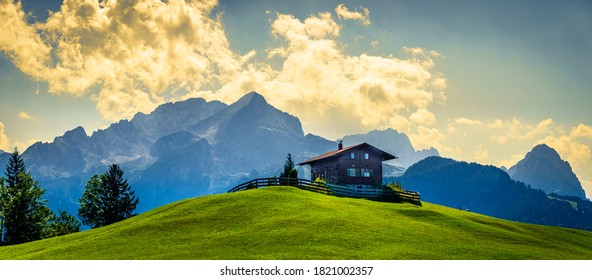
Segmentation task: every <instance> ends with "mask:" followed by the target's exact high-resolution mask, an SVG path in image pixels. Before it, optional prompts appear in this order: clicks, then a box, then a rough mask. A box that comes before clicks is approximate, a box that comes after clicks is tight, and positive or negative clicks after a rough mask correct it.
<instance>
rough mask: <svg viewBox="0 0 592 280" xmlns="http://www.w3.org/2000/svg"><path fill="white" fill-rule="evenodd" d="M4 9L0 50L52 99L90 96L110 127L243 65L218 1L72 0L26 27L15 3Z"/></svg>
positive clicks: (0, 7) (1, 10)
mask: <svg viewBox="0 0 592 280" xmlns="http://www.w3.org/2000/svg"><path fill="white" fill-rule="evenodd" d="M7 2H8V3H6V2H4V3H2V4H0V15H2V18H3V20H2V21H1V22H0V29H2V30H3V32H2V34H0V50H2V51H3V52H5V53H7V54H8V56H9V57H10V58H11V60H12V61H13V62H14V63H15V65H16V66H17V67H18V68H19V69H20V70H21V71H23V72H24V73H26V74H28V75H29V76H32V77H33V78H35V79H38V80H42V81H45V82H47V83H48V86H49V92H50V93H53V94H64V93H66V94H72V95H76V96H81V95H86V94H91V95H92V98H93V100H94V101H95V102H96V103H97V110H98V111H99V113H101V115H102V116H103V117H104V118H105V119H108V120H118V119H120V118H122V117H130V116H132V115H133V114H134V113H135V112H137V111H144V112H146V111H150V110H152V109H153V108H154V107H155V106H156V105H158V104H160V103H163V102H165V101H168V100H170V99H174V98H175V97H176V96H177V95H178V94H186V92H187V91H194V90H200V89H201V88H202V87H204V86H216V85H217V84H218V83H222V82H224V81H221V80H220V77H221V76H225V75H226V73H228V72H233V71H237V70H239V69H240V67H241V63H244V60H242V57H241V56H239V55H237V54H235V53H234V52H232V51H231V50H230V48H229V43H228V40H227V38H226V35H225V32H224V29H223V26H222V23H221V19H220V17H218V16H211V15H210V14H211V13H212V9H213V8H214V7H215V6H216V5H217V1H215V0H210V1H194V2H185V1H181V0H171V1H152V0H139V1H130V0H124V1H107V2H101V3H100V4H99V2H98V1H90V0H70V1H67V2H66V3H65V4H63V5H62V7H61V9H60V11H57V12H55V13H52V14H51V15H50V17H49V18H48V20H47V21H46V22H39V23H36V24H27V23H26V18H25V14H24V12H23V10H22V7H21V5H20V3H19V2H17V3H13V2H12V1H7ZM4 19H6V20H4ZM39 34H43V37H41V36H40V35H39ZM95 88H98V91H96V92H93V89H95Z"/></svg>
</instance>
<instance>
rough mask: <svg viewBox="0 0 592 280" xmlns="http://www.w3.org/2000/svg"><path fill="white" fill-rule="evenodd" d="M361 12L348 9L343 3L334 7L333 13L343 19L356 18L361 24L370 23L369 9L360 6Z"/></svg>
mask: <svg viewBox="0 0 592 280" xmlns="http://www.w3.org/2000/svg"><path fill="white" fill-rule="evenodd" d="M361 9H362V12H358V11H357V10H354V11H350V10H349V9H348V8H347V7H346V6H345V5H343V4H339V5H338V6H337V7H336V8H335V13H336V14H337V16H338V17H339V18H340V19H343V20H357V21H359V22H360V23H361V24H363V25H366V26H368V25H370V24H371V22H370V11H369V10H368V9H367V8H364V7H361Z"/></svg>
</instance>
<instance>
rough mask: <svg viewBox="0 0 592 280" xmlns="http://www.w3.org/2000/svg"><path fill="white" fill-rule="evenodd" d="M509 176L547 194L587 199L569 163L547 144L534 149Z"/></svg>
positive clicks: (513, 167) (511, 170)
mask: <svg viewBox="0 0 592 280" xmlns="http://www.w3.org/2000/svg"><path fill="white" fill-rule="evenodd" d="M508 174H510V176H511V177H512V179H514V180H516V181H521V182H523V183H526V184H528V185H530V186H531V187H533V188H536V189H541V190H543V191H544V192H546V193H556V194H560V195H567V196H576V197H580V198H583V199H586V194H585V192H584V189H583V188H582V185H581V184H580V181H579V180H578V178H577V177H576V175H575V174H574V172H573V170H572V168H571V165H570V164H569V162H567V161H564V160H562V159H561V156H560V155H559V153H557V151H556V150H554V149H553V148H551V147H549V146H547V145H545V144H540V145H537V146H536V147H534V148H533V149H532V150H531V151H530V152H528V153H527V154H526V156H525V157H524V159H523V160H521V161H519V162H518V163H516V165H514V166H512V167H511V168H510V169H509V170H508Z"/></svg>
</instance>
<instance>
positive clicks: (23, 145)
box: [13, 139, 39, 152]
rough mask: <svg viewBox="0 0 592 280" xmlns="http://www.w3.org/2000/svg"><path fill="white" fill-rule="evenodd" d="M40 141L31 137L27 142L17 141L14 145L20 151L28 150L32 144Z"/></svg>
mask: <svg viewBox="0 0 592 280" xmlns="http://www.w3.org/2000/svg"><path fill="white" fill-rule="evenodd" d="M37 142H39V140H37V139H29V140H28V141H26V142H21V141H15V142H14V144H13V146H15V147H16V148H17V149H18V150H19V151H20V152H24V151H26V150H27V149H28V148H29V147H30V146H31V145H33V144H35V143H37Z"/></svg>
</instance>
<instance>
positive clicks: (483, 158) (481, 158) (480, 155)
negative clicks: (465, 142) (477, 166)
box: [474, 144, 490, 163]
mask: <svg viewBox="0 0 592 280" xmlns="http://www.w3.org/2000/svg"><path fill="white" fill-rule="evenodd" d="M489 154H490V152H489V150H488V149H486V148H485V145H484V144H480V145H479V149H478V150H477V151H475V155H474V158H475V161H477V162H480V163H484V162H487V160H488V159H489Z"/></svg>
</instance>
